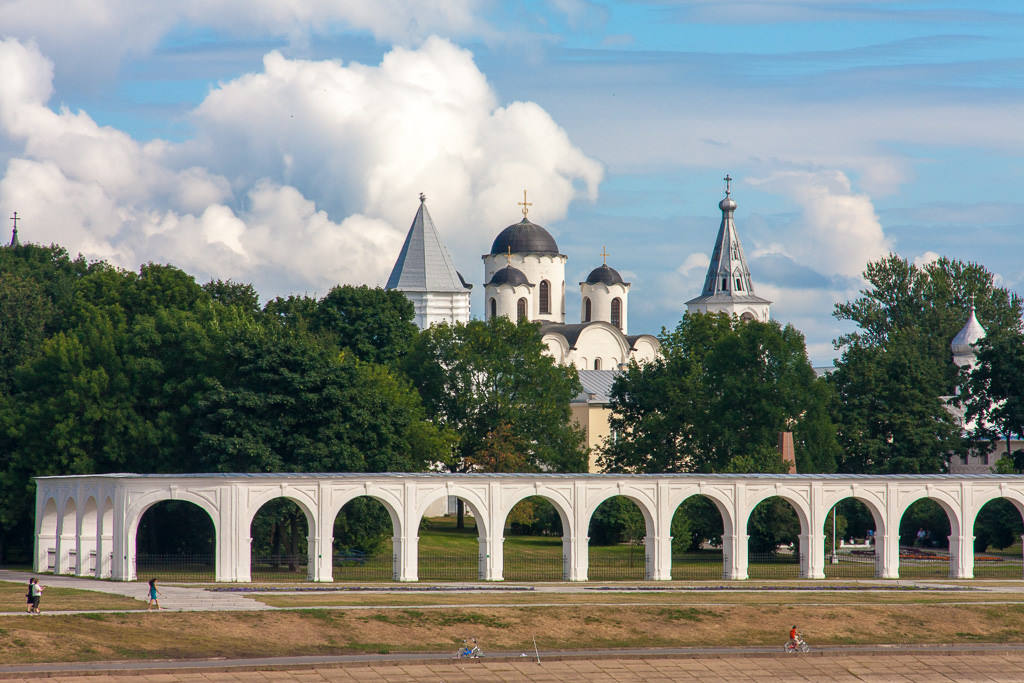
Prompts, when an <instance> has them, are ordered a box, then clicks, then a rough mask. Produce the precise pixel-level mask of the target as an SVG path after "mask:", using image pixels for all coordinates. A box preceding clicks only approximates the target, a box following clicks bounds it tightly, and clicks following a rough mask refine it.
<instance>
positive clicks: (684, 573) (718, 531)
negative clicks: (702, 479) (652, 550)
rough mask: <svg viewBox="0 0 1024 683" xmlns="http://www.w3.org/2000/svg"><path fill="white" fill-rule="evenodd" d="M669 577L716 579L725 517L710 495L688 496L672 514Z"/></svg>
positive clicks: (720, 573)
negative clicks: (670, 574)
mask: <svg viewBox="0 0 1024 683" xmlns="http://www.w3.org/2000/svg"><path fill="white" fill-rule="evenodd" d="M671 529H672V578H673V579H720V578H722V573H723V562H722V559H723V557H722V535H723V534H724V533H725V519H724V517H723V515H722V511H721V510H719V508H718V506H717V505H716V503H715V501H714V500H712V499H711V498H710V497H708V496H705V495H701V494H696V495H692V496H690V497H689V498H687V499H686V500H684V501H683V502H682V503H680V504H679V506H678V507H677V508H676V511H675V513H674V514H673V515H672V527H671Z"/></svg>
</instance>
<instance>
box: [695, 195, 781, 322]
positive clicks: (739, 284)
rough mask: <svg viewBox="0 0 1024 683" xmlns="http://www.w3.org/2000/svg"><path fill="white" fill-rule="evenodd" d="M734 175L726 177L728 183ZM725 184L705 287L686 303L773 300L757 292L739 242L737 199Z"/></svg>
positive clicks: (762, 301)
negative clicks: (719, 222)
mask: <svg viewBox="0 0 1024 683" xmlns="http://www.w3.org/2000/svg"><path fill="white" fill-rule="evenodd" d="M731 180H732V178H730V177H729V176H726V182H729V181H731ZM728 188H729V186H728V185H726V190H725V198H724V199H723V200H722V201H721V202H719V203H718V208H719V209H721V211H722V223H721V225H719V227H718V237H716V238H715V249H714V251H713V252H712V254H711V263H710V264H708V273H707V276H706V277H705V279H704V289H703V290H702V291H701V294H700V296H699V297H697V298H695V299H691V300H690V301H687V302H686V303H687V304H706V303H728V302H731V303H771V302H770V301H768V300H767V299H762V298H761V297H759V296H757V295H756V294H754V282H753V280H752V279H751V278H750V269H749V268H748V267H747V257H746V256H745V255H744V253H743V245H742V244H740V236H739V233H738V232H737V231H736V221H735V219H734V218H733V214H734V213H735V212H736V200H734V199H733V198H732V197H731V196H730V191H729V189H728Z"/></svg>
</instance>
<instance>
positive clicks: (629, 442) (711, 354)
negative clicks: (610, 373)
mask: <svg viewBox="0 0 1024 683" xmlns="http://www.w3.org/2000/svg"><path fill="white" fill-rule="evenodd" d="M661 345H662V353H663V357H662V358H660V359H657V360H654V361H651V362H649V363H646V364H644V365H638V364H636V363H634V364H632V365H631V366H630V367H629V369H628V370H627V371H626V372H625V373H624V374H623V375H621V376H620V377H619V378H618V379H617V380H616V382H615V385H614V386H613V388H612V411H613V416H612V418H611V420H610V426H611V429H612V431H613V434H614V435H615V436H614V438H612V439H609V441H608V443H607V444H606V446H605V448H604V451H603V453H602V455H601V457H600V459H599V462H600V463H601V465H602V466H603V467H604V468H605V469H606V470H608V471H612V472H646V473H661V472H778V471H782V468H783V463H782V460H781V458H780V457H779V454H778V451H777V444H778V434H779V432H783V431H793V432H794V436H795V439H794V441H795V446H796V449H797V463H798V467H799V469H800V471H805V472H815V471H818V472H820V471H830V470H832V469H833V468H834V462H833V459H834V458H835V449H836V444H835V441H834V438H832V436H831V434H832V428H831V424H830V422H829V417H828V410H827V408H828V403H829V401H830V400H831V397H830V395H829V390H828V387H827V386H826V385H825V384H824V383H823V382H821V381H819V380H818V379H817V378H816V377H815V375H814V370H813V368H811V365H810V363H809V361H808V360H807V353H806V350H805V346H804V339H803V335H801V334H800V333H799V332H798V331H797V330H796V329H794V328H793V327H792V326H788V325H787V326H786V327H781V326H780V325H779V324H778V323H776V322H769V323H762V322H758V321H750V322H741V321H739V320H738V319H736V318H731V319H730V318H729V317H728V316H725V315H723V314H717V315H704V314H697V315H694V314H690V313H687V314H686V315H684V316H683V319H682V320H681V321H680V323H679V325H678V326H677V327H676V329H675V330H674V331H672V332H663V333H662V335H661Z"/></svg>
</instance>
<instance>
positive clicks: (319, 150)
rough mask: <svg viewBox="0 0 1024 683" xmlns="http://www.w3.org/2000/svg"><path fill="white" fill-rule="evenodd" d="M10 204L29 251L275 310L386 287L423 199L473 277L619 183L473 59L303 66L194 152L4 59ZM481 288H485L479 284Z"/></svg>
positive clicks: (284, 67) (439, 54)
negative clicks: (537, 226) (57, 252)
mask: <svg viewBox="0 0 1024 683" xmlns="http://www.w3.org/2000/svg"><path fill="white" fill-rule="evenodd" d="M0 73H5V74H8V77H9V78H8V81H9V82H10V83H12V84H13V85H12V87H10V88H8V89H6V90H3V91H0V149H2V148H3V146H4V145H8V146H13V147H14V148H15V149H16V151H15V154H14V155H13V157H12V158H11V159H10V161H9V163H8V165H7V169H6V172H5V175H4V176H3V178H2V180H0V203H2V205H3V206H9V207H11V209H12V210H13V209H17V210H18V211H19V213H20V214H22V215H24V216H25V223H24V228H25V229H24V231H23V232H22V235H23V238H24V239H26V240H32V241H37V242H44V243H46V242H50V241H53V242H58V243H60V244H62V245H64V246H66V247H67V248H68V249H69V250H70V251H72V252H73V253H74V252H78V251H81V252H83V253H84V254H86V255H87V256H89V257H92V258H104V259H109V260H111V261H112V262H113V263H115V264H118V265H121V266H123V267H126V268H132V269H134V268H136V267H137V266H138V264H139V263H142V262H145V261H156V262H169V263H173V264H175V265H178V266H180V267H182V268H184V269H186V270H188V271H189V272H192V273H194V274H196V275H197V276H198V277H200V278H208V277H220V278H227V277H230V278H233V279H236V280H242V281H250V282H253V284H255V285H256V287H257V289H258V290H259V291H260V292H261V293H262V294H264V295H265V296H274V295H278V294H286V293H289V292H293V291H309V290H312V291H317V292H321V293H322V292H324V291H326V289H328V288H329V287H331V286H332V285H334V284H336V283H339V282H344V283H368V284H373V285H375V284H382V283H383V282H384V279H385V278H386V277H387V274H388V272H389V271H390V268H391V266H392V265H393V263H394V259H395V258H396V256H397V253H398V249H399V248H400V245H401V240H402V238H403V237H404V234H405V230H406V229H407V226H408V224H409V221H410V220H411V219H412V216H413V214H414V212H415V210H416V206H417V205H418V203H417V196H418V194H419V192H420V191H424V192H426V193H427V194H428V196H430V197H431V198H432V199H434V200H436V201H435V202H434V203H433V204H432V205H431V211H432V213H433V215H434V218H435V220H436V221H437V223H438V225H439V227H440V228H441V230H442V232H443V233H444V236H445V238H446V240H447V241H448V243H449V244H450V245H451V246H452V247H453V252H455V257H456V261H457V263H461V264H463V265H462V267H463V268H464V269H465V268H466V267H467V266H468V264H470V263H475V262H476V259H477V258H478V257H479V254H480V253H481V249H485V248H486V246H487V244H489V242H490V239H491V238H492V237H493V235H494V233H495V231H496V230H497V229H500V228H501V227H503V226H504V225H505V224H506V223H508V222H511V221H512V220H513V219H514V218H515V216H516V215H517V210H516V207H515V202H516V201H517V197H518V196H519V192H520V191H521V188H523V187H524V186H525V187H527V188H529V190H530V200H531V201H532V202H533V203H534V210H535V211H534V213H532V214H531V217H534V216H539V218H538V220H545V221H553V220H557V219H559V218H561V217H563V216H564V215H565V213H566V212H567V210H568V207H569V204H570V202H571V201H573V200H574V199H577V198H585V199H591V200H592V199H594V198H596V196H597V188H598V185H599V183H600V181H601V178H602V175H603V169H602V167H601V165H600V164H598V163H597V162H595V161H593V160H592V159H590V158H588V157H587V156H585V155H584V154H583V153H582V152H581V151H580V150H579V149H578V148H577V147H575V146H574V145H573V144H572V142H571V141H570V140H569V138H568V135H567V134H566V133H565V131H564V130H563V129H562V128H561V127H560V126H558V124H557V123H555V121H554V120H552V119H551V117H550V116H549V115H548V114H547V113H546V112H545V111H544V110H543V109H542V108H541V107H539V106H537V105H536V104H534V103H532V102H513V103H511V104H509V105H507V106H499V105H498V102H497V98H496V96H495V94H494V92H493V90H492V89H491V87H490V85H489V84H488V82H487V79H486V78H485V77H484V75H483V74H482V73H481V72H480V71H479V69H478V68H477V67H476V65H475V64H474V62H473V58H472V55H471V54H470V53H469V52H468V51H465V50H462V49H459V48H457V47H455V46H454V45H452V44H451V43H449V42H447V41H445V40H441V39H437V38H432V39H429V40H427V41H426V42H425V43H424V44H423V46H422V47H420V48H419V49H416V50H410V49H404V48H395V49H394V50H392V51H391V52H389V53H388V54H387V55H385V57H384V58H383V60H382V61H381V63H380V64H379V65H376V66H367V65H362V64H354V63H353V64H349V65H343V64H341V63H339V62H334V61H322V62H317V61H303V60H289V59H286V58H284V57H282V56H281V55H280V54H278V53H276V52H272V53H270V54H268V55H267V56H266V58H265V60H264V70H263V71H262V72H260V73H253V74H247V75H244V76H242V77H240V78H237V79H235V80H232V81H230V82H227V83H224V84H222V85H221V86H220V87H218V88H217V89H215V90H214V91H212V92H211V93H210V94H209V96H208V97H207V98H206V100H205V101H204V102H203V103H202V104H201V105H199V107H198V108H197V109H196V110H195V112H194V114H193V119H194V123H195V127H196V130H197V133H196V135H195V137H194V138H192V139H190V140H187V141H185V142H183V143H171V142H166V141H161V140H157V141H153V142H149V143H146V144H140V143H139V142H138V141H136V140H134V139H132V138H131V137H130V136H129V135H127V134H125V133H124V132H122V131H119V130H117V129H114V128H111V127H107V126H99V125H97V124H96V123H95V122H94V121H93V120H92V119H91V118H90V117H89V116H88V114H86V113H84V112H70V111H67V110H66V109H62V110H60V111H59V112H55V111H53V110H51V109H50V108H49V107H48V106H47V102H48V99H49V97H50V95H51V92H52V86H51V79H52V66H51V64H50V62H49V61H48V60H47V59H46V58H45V57H44V56H43V54H42V53H41V52H40V51H39V50H38V49H37V48H36V47H35V46H33V45H25V44H22V43H20V42H19V41H16V40H13V39H8V40H6V41H3V42H0ZM472 272H473V271H470V273H472Z"/></svg>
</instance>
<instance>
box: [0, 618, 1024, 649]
mask: <svg viewBox="0 0 1024 683" xmlns="http://www.w3.org/2000/svg"><path fill="white" fill-rule="evenodd" d="M794 623H795V624H797V625H799V626H800V628H801V630H803V631H804V633H805V634H806V635H807V637H808V639H809V641H810V642H811V643H812V644H813V645H827V644H860V643H876V642H889V643H892V642H898V643H948V642H957V641H963V640H965V639H970V640H971V641H972V642H995V643H1003V642H1020V641H1022V640H1024V606H1020V605H1008V606H998V607H997V606H990V607H984V608H981V607H972V606H951V605H860V606H851V605H817V606H809V605H783V604H779V605H775V606H772V607H763V606H756V605H720V606H705V607H693V606H679V607H676V606H668V607H666V606H642V607H629V608H623V607H592V606H591V607H588V606H565V607H486V608H465V609H457V608H456V609H436V610H417V609H415V608H409V609H403V610H365V611H364V610H360V611H356V612H350V611H339V610H296V611H284V612H262V613H260V612H256V613H163V614H160V613H153V614H144V613H143V614H112V615H68V616H52V617H47V618H43V619H30V618H15V617H6V618H0V652H3V653H4V654H3V660H4V661H6V662H8V663H15V662H28V661H43V660H45V661H60V660H63V661H72V660H91V659H93V660H99V659H134V658H164V657H166V658H196V657H247V656H283V655H304V654H342V653H351V652H402V651H406V652H415V651H420V652H423V651H430V652H448V651H453V652H454V649H455V647H456V645H457V644H458V643H459V642H461V640H462V639H463V638H466V637H470V636H472V637H476V638H478V639H479V641H480V644H481V647H483V649H484V651H485V652H486V651H491V652H494V651H512V652H518V651H526V650H528V649H532V647H533V644H532V643H533V637H534V636H536V638H537V642H538V644H539V645H540V647H541V649H542V650H552V649H562V648H566V649H575V648H593V647H649V646H662V647H666V646H699V645H708V646H739V645H767V646H776V645H780V644H781V643H782V642H783V641H784V640H785V637H786V632H787V631H788V629H789V627H790V626H791V625H792V624H794Z"/></svg>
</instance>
